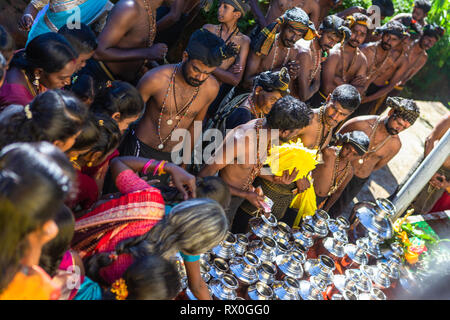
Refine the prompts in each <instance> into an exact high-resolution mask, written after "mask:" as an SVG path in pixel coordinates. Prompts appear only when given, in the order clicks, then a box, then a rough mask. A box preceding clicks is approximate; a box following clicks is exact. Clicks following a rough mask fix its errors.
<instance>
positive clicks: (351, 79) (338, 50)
mask: <svg viewBox="0 0 450 320" xmlns="http://www.w3.org/2000/svg"><path fill="white" fill-rule="evenodd" d="M368 23H369V17H367V16H366V15H363V14H360V13H355V14H353V15H351V16H348V17H347V18H346V19H345V23H344V25H345V26H346V27H348V28H350V30H351V32H352V35H351V37H350V39H349V40H348V41H347V42H346V43H345V44H337V45H335V46H334V47H333V49H331V50H330V54H329V55H328V58H327V59H326V60H325V62H324V63H323V66H322V77H321V86H320V89H319V91H318V92H317V93H316V94H314V95H313V96H312V98H311V99H309V100H308V103H309V104H310V105H311V106H313V107H318V106H320V105H321V104H322V103H323V102H324V101H325V100H326V99H327V96H328V95H329V94H330V93H331V92H333V90H334V89H335V88H336V87H337V86H339V85H341V84H344V83H348V84H351V85H353V86H354V87H355V88H356V89H357V90H358V91H359V93H360V94H361V95H362V94H363V93H364V90H365V87H366V76H367V59H366V56H365V55H364V53H362V52H361V50H360V49H359V48H358V47H359V46H360V45H361V44H363V43H364V39H365V38H366V35H367V30H368V26H367V24H368Z"/></svg>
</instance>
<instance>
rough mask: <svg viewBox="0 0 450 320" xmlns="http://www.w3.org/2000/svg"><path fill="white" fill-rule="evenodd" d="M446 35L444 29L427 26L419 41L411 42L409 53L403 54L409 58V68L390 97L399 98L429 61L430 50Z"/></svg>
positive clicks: (432, 25)
mask: <svg viewBox="0 0 450 320" xmlns="http://www.w3.org/2000/svg"><path fill="white" fill-rule="evenodd" d="M443 35H444V29H443V28H442V27H439V26H437V25H435V24H427V25H426V26H425V28H423V34H422V36H421V37H419V38H418V39H416V40H414V41H412V42H411V44H410V45H409V46H408V48H409V50H408V52H404V53H403V54H404V55H405V56H406V58H407V64H408V66H407V68H406V70H407V71H406V72H405V73H404V75H403V77H402V79H401V81H400V84H399V85H396V86H395V87H394V90H392V91H391V92H390V93H389V94H388V96H397V95H399V93H400V92H401V91H402V90H403V88H404V86H405V85H406V83H407V82H408V81H409V80H410V79H411V78H412V77H414V76H415V75H416V74H417V73H418V72H419V71H420V70H421V69H422V68H423V67H424V66H425V64H426V62H427V61H428V54H427V51H428V50H430V49H431V48H432V47H433V46H434V45H435V44H436V42H437V41H439V39H440V38H441V37H442V36H443Z"/></svg>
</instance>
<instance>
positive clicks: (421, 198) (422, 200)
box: [411, 113, 450, 214]
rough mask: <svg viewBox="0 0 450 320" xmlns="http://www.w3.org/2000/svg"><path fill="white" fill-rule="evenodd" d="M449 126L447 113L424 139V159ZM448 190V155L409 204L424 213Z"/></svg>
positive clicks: (416, 210) (419, 212)
mask: <svg viewBox="0 0 450 320" xmlns="http://www.w3.org/2000/svg"><path fill="white" fill-rule="evenodd" d="M449 128H450V113H447V115H446V116H444V117H443V119H442V120H441V121H439V122H438V123H437V124H436V126H435V127H434V129H433V131H431V133H430V135H429V136H428V138H427V140H426V141H425V150H424V151H425V152H424V159H425V158H426V157H427V156H428V155H429V154H430V152H431V150H433V149H434V147H435V146H436V145H437V143H438V142H439V140H440V139H441V138H442V137H443V136H444V134H445V133H446V132H447V130H449ZM449 191H450V156H448V157H447V159H446V160H445V162H444V163H443V164H442V166H441V168H439V170H438V171H437V172H436V173H435V174H434V175H433V177H432V178H431V179H430V181H429V182H428V183H427V184H426V185H425V187H423V189H422V190H421V191H420V192H419V194H418V195H417V197H416V198H415V200H414V202H413V203H412V204H411V205H412V206H413V208H414V209H415V212H416V213H418V214H425V213H428V212H430V211H431V209H433V207H434V205H435V204H436V202H437V201H438V200H439V199H440V198H441V196H442V195H443V194H444V193H447V196H448V194H449Z"/></svg>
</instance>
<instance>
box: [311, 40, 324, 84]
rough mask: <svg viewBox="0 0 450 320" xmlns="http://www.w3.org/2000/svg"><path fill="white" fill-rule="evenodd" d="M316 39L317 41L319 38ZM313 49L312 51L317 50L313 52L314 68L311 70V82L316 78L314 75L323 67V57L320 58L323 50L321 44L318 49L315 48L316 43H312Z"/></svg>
mask: <svg viewBox="0 0 450 320" xmlns="http://www.w3.org/2000/svg"><path fill="white" fill-rule="evenodd" d="M315 41H317V40H315ZM311 49H312V50H311V51H315V52H313V54H312V56H313V60H314V61H313V65H314V68H313V69H312V70H311V73H310V75H309V82H311V81H312V80H313V79H314V77H315V76H316V74H317V73H318V72H319V70H320V69H321V67H322V64H321V59H320V55H321V51H322V50H321V49H320V46H319V49H318V50H315V49H314V44H311ZM314 53H315V54H314Z"/></svg>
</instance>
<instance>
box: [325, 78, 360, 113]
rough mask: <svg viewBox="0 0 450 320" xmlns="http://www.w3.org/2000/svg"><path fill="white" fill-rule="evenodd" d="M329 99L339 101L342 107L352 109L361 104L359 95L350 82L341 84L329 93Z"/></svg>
mask: <svg viewBox="0 0 450 320" xmlns="http://www.w3.org/2000/svg"><path fill="white" fill-rule="evenodd" d="M331 101H333V102H339V103H340V105H341V106H342V108H345V109H347V110H351V111H354V110H356V108H358V107H359V105H360V104H361V95H360V94H359V91H358V90H356V88H355V87H354V86H352V85H351V84H342V85H340V86H337V87H336V88H335V89H334V90H333V92H332V93H331Z"/></svg>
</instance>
